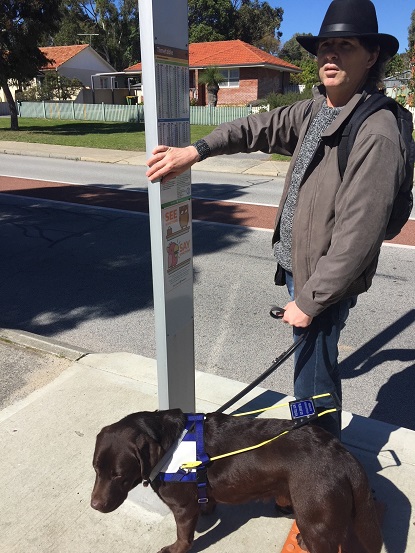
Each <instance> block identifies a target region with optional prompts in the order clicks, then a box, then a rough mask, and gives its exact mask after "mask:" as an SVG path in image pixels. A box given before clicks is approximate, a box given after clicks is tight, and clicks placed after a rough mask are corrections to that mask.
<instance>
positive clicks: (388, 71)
mask: <svg viewBox="0 0 415 553" xmlns="http://www.w3.org/2000/svg"><path fill="white" fill-rule="evenodd" d="M407 69H410V63H409V56H408V54H395V55H394V56H393V58H392V59H390V60H389V61H388V63H387V64H386V67H385V77H390V76H393V75H398V74H399V73H403V72H404V71H406V70H407Z"/></svg>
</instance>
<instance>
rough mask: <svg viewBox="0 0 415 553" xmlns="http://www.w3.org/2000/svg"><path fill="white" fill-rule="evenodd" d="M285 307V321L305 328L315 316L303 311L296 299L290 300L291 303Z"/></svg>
mask: <svg viewBox="0 0 415 553" xmlns="http://www.w3.org/2000/svg"><path fill="white" fill-rule="evenodd" d="M284 309H285V313H284V316H283V318H282V320H283V322H284V323H288V324H289V325H291V326H297V327H299V328H305V327H307V326H308V325H309V324H310V323H311V321H312V320H313V317H310V316H309V315H306V314H305V313H303V312H302V311H301V309H300V308H299V307H297V305H296V303H295V301H290V302H289V303H287V305H286V306H285V307H284Z"/></svg>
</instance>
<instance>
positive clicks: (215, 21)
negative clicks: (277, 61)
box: [189, 0, 284, 54]
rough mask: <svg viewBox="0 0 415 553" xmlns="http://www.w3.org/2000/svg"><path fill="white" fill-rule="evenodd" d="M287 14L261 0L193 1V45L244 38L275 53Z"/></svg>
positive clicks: (191, 1)
mask: <svg viewBox="0 0 415 553" xmlns="http://www.w3.org/2000/svg"><path fill="white" fill-rule="evenodd" d="M283 13H284V11H283V9H282V8H272V7H271V6H270V5H269V4H268V2H263V1H260V0H189V42H212V41H217V40H235V39H240V40H243V41H244V42H247V43H248V44H252V45H254V46H257V47H258V48H261V49H262V50H265V51H266V52H270V53H272V54H275V53H276V52H277V51H278V49H279V46H280V40H279V39H280V36H281V33H280V32H279V31H278V29H279V28H280V25H281V21H282V16H283Z"/></svg>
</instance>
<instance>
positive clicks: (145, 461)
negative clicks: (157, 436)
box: [135, 434, 163, 480]
mask: <svg viewBox="0 0 415 553" xmlns="http://www.w3.org/2000/svg"><path fill="white" fill-rule="evenodd" d="M135 445H136V455H137V458H138V460H139V462H140V466H141V478H142V479H143V480H148V479H149V477H150V474H151V471H152V470H153V468H154V467H155V466H156V464H157V463H158V462H159V460H160V459H161V457H162V455H163V450H162V447H161V445H160V444H159V443H157V442H156V441H155V440H153V439H152V438H151V437H150V436H148V435H145V434H140V435H139V436H137V438H136V441H135Z"/></svg>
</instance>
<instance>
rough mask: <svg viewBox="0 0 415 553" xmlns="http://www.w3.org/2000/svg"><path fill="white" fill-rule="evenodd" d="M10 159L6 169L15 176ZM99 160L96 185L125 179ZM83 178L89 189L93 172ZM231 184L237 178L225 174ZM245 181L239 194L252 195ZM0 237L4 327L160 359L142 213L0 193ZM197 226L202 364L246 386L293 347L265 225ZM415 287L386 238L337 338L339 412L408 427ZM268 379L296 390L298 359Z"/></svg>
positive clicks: (405, 262)
mask: <svg viewBox="0 0 415 553" xmlns="http://www.w3.org/2000/svg"><path fill="white" fill-rule="evenodd" d="M4 157H8V156H2V158H1V159H2V167H1V169H0V173H1V174H11V173H8V172H7V170H6V169H5V165H4V163H3V158H4ZM24 159H27V158H24ZM14 161H16V158H14ZM22 161H23V160H22V159H19V167H16V164H15V166H14V172H13V174H14V175H16V174H18V173H21V176H26V175H25V174H24V172H25V171H30V172H31V173H32V178H33V177H35V178H38V179H40V178H45V179H46V178H49V179H53V180H60V175H63V176H62V180H65V176H64V175H68V173H65V174H64V173H59V174H58V169H57V167H58V166H60V165H61V164H62V167H64V168H65V171H71V170H72V175H75V170H76V171H81V172H82V171H83V168H84V167H85V171H89V170H93V168H90V167H89V165H93V166H95V165H96V164H84V163H80V162H78V163H77V162H62V161H55V160H53V164H52V162H51V160H47V162H46V163H45V160H41V159H40V160H39V159H38V160H35V161H33V160H30V159H27V161H28V162H29V168H27V167H25V168H23V167H22ZM42 162H43V163H42ZM54 164H56V166H55V165H54ZM97 165H99V164H97ZM42 166H43V168H42ZM99 167H100V168H102V167H103V169H104V170H103V176H102V178H101V176H100V175H98V174H97V173H94V175H95V179H94V183H95V184H108V181H105V182H97V181H101V180H102V181H104V176H105V178H106V179H108V180H109V181H115V180H116V177H115V176H114V175H115V173H116V174H117V175H118V177H119V178H120V179H121V181H124V183H126V184H127V185H128V184H129V183H128V182H127V179H129V178H130V177H128V176H125V175H124V174H122V175H121V169H120V166H117V167H116V168H114V169H115V173H112V172H110V167H111V166H108V165H105V166H101V165H99ZM123 169H124V168H123ZM41 170H43V171H45V173H43V175H44V176H41V173H40V171H41ZM60 170H61V171H63V169H60ZM133 171H134V175H136V174H137V172H138V170H137V168H133ZM47 175H48V176H47ZM83 178H84V179H85V181H86V183H87V184H91V181H90V178H91V175H87V174H86V175H84V177H83ZM232 178H233V177H232ZM235 178H236V179H237V180H238V181H239V184H240V176H238V177H235ZM77 179H79V180H80V179H81V177H80V176H79V174H78V173H77ZM225 179H231V177H230V176H228V175H226V176H224V175H223V174H221V180H222V181H225ZM74 180H75V182H76V179H71V181H72V182H73V181H74ZM130 182H131V181H130ZM110 184H111V183H110ZM112 184H113V183H112ZM222 184H224V182H222ZM225 184H227V185H229V186H236V184H235V183H232V182H231V183H229V182H228V183H225ZM133 186H136V184H135V183H133ZM261 186H262V187H263V188H264V187H265V188H266V186H269V185H268V184H267V185H265V183H263V184H262V185H260V186H259V188H261ZM214 188H215V187H214V186H213V187H211V188H210V190H213V189H214ZM248 188H249V189H248V190H244V191H243V196H242V197H243V198H244V200H243V201H247V197H249V198H250V197H252V196H255V194H257V190H258V189H257V188H256V187H248ZM263 193H264V194H268V192H266V193H265V192H263ZM234 201H235V199H234ZM274 201H275V200H274ZM266 203H268V202H266ZM0 233H1V238H0V254H1V259H2V264H1V266H0V277H1V278H0V295H1V298H2V311H1V314H0V326H2V327H6V328H15V329H21V330H26V331H29V332H34V333H36V334H41V335H43V336H51V337H53V338H55V339H58V340H61V341H63V342H67V343H69V344H72V345H74V346H77V347H80V348H82V349H86V350H90V351H106V352H110V351H129V352H133V353H139V354H141V355H145V356H148V357H155V343H154V316H153V308H152V294H153V292H152V283H151V267H150V265H151V257H150V246H149V244H150V240H149V221H148V217H147V216H146V215H144V214H139V213H138V214H137V213H129V212H127V211H119V210H111V209H102V208H99V209H98V208H92V207H87V206H75V205H69V204H65V203H55V202H53V203H51V202H48V201H44V200H33V199H30V198H20V197H17V196H14V195H0ZM193 233H194V295H195V336H196V338H195V350H196V368H197V369H199V370H203V371H207V372H211V373H214V374H219V375H223V376H228V377H231V378H234V379H236V380H240V381H243V382H250V381H252V380H253V379H254V378H255V377H257V376H258V375H259V374H260V373H262V372H263V371H264V370H265V369H266V368H268V366H269V365H270V364H271V362H272V361H273V359H274V358H275V357H276V356H277V355H279V354H280V353H281V352H282V351H284V350H285V349H287V347H288V346H289V345H290V344H291V333H290V329H289V328H288V327H286V326H285V325H281V324H279V323H278V322H277V321H274V320H273V319H271V318H270V317H269V315H268V310H269V307H270V305H271V304H273V303H277V304H280V305H284V303H285V302H286V301H287V294H286V292H285V290H284V289H280V288H276V287H275V286H274V285H273V282H272V276H273V271H274V261H273V258H272V255H271V248H270V231H269V230H266V229H264V230H257V229H252V228H248V227H247V226H245V225H243V224H235V225H223V224H221V225H218V224H216V223H213V222H207V221H205V222H198V221H196V222H195V223H194V228H193ZM414 284H415V271H414V249H413V248H405V247H396V246H390V245H385V246H384V247H383V251H382V256H381V260H380V264H379V271H378V275H377V277H376V278H375V282H374V285H373V288H372V290H371V291H370V292H369V293H368V294H364V295H363V296H361V298H360V300H359V302H358V306H357V307H356V308H355V309H354V310H353V312H352V314H351V316H350V318H349V321H348V323H347V326H346V328H345V330H344V332H343V334H342V337H341V343H340V358H341V362H342V372H343V377H344V409H346V410H348V411H352V412H354V413H357V414H361V415H364V416H373V417H375V418H377V419H379V420H383V421H386V422H390V423H393V424H398V425H402V426H406V427H408V428H412V429H415V417H414V414H413V397H414V393H415V379H414V378H413V372H414V370H413V369H414V359H415V352H414V348H413V334H414V321H415V309H414V302H413V298H414V295H413V290H414ZM8 370H9V369H8ZM18 376H19V375H18V374H16V378H18ZM265 385H266V386H267V387H268V388H270V389H273V390H276V391H279V392H282V393H287V394H289V393H292V362H291V360H289V361H287V362H286V363H285V364H284V365H283V366H282V367H281V368H280V369H278V371H277V372H276V373H275V374H274V375H273V376H272V377H270V378H268V379H267V381H266V382H265Z"/></svg>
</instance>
